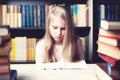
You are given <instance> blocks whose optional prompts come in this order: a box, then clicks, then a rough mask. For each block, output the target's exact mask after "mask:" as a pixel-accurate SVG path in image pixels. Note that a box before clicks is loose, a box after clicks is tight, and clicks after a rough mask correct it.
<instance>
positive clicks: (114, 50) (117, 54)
mask: <svg viewBox="0 0 120 80" xmlns="http://www.w3.org/2000/svg"><path fill="white" fill-rule="evenodd" d="M97 44H98V49H97V52H98V53H102V54H104V55H108V56H110V57H113V58H115V59H120V49H119V48H118V47H114V46H111V45H108V44H106V43H103V42H100V41H97Z"/></svg>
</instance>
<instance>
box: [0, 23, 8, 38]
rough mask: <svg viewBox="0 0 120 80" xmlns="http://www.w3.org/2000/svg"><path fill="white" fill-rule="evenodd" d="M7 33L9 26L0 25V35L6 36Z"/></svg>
mask: <svg viewBox="0 0 120 80" xmlns="http://www.w3.org/2000/svg"><path fill="white" fill-rule="evenodd" d="M8 33H9V26H7V25H6V26H3V25H0V36H6V35H8Z"/></svg>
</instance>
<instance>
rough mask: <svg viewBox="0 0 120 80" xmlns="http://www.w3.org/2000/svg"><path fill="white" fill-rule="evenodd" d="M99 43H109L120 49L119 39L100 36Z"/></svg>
mask: <svg viewBox="0 0 120 80" xmlns="http://www.w3.org/2000/svg"><path fill="white" fill-rule="evenodd" d="M98 41H101V42H104V43H107V44H109V45H111V46H115V47H119V48H120V39H119V38H118V39H117V38H110V37H108V36H102V35H99V34H98Z"/></svg>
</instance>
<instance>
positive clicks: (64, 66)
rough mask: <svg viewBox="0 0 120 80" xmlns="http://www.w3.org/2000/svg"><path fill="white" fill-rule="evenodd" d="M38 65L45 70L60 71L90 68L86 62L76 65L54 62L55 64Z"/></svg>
mask: <svg viewBox="0 0 120 80" xmlns="http://www.w3.org/2000/svg"><path fill="white" fill-rule="evenodd" d="M37 65H38V66H39V67H40V68H41V69H44V70H59V69H61V70H62V69H65V70H66V69H87V68H88V67H87V65H86V62H85V61H84V60H82V61H80V62H76V63H67V62H53V63H41V64H37Z"/></svg>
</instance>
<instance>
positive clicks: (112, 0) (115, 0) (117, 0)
mask: <svg viewBox="0 0 120 80" xmlns="http://www.w3.org/2000/svg"><path fill="white" fill-rule="evenodd" d="M97 3H98V4H120V0H97ZM97 3H96V4H97Z"/></svg>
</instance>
